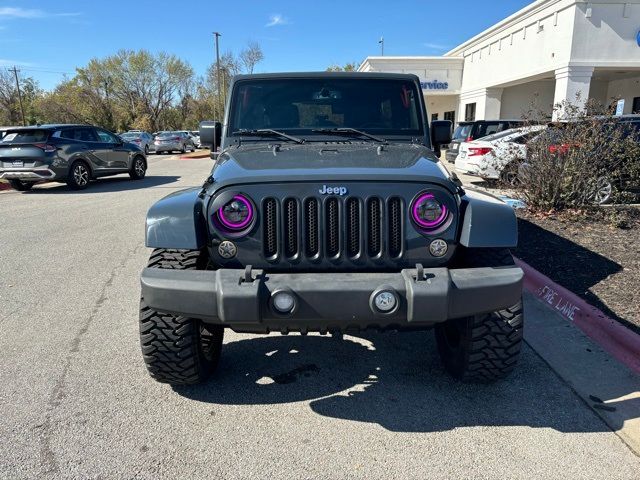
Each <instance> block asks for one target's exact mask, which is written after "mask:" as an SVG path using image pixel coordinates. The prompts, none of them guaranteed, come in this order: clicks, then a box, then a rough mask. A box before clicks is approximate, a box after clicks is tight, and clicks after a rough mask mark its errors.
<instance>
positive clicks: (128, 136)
mask: <svg viewBox="0 0 640 480" xmlns="http://www.w3.org/2000/svg"><path fill="white" fill-rule="evenodd" d="M120 136H121V137H122V138H124V139H126V140H129V139H134V138H140V137H141V136H142V134H140V133H123V134H122V135H120Z"/></svg>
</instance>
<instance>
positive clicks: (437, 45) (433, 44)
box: [422, 43, 451, 50]
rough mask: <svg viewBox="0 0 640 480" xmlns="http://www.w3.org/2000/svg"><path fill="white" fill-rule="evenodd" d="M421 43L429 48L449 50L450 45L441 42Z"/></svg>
mask: <svg viewBox="0 0 640 480" xmlns="http://www.w3.org/2000/svg"><path fill="white" fill-rule="evenodd" d="M422 45H423V46H425V47H427V48H428V49H430V50H451V46H449V45H442V44H441V43H423V44H422Z"/></svg>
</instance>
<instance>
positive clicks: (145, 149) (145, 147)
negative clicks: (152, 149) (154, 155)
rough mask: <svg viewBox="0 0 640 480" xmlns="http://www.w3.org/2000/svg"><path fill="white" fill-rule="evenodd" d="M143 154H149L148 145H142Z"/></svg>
mask: <svg viewBox="0 0 640 480" xmlns="http://www.w3.org/2000/svg"><path fill="white" fill-rule="evenodd" d="M144 154H145V155H149V145H145V146H144Z"/></svg>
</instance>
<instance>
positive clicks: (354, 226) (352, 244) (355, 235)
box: [345, 198, 361, 257]
mask: <svg viewBox="0 0 640 480" xmlns="http://www.w3.org/2000/svg"><path fill="white" fill-rule="evenodd" d="M345 225H346V229H347V239H346V247H347V255H348V256H350V257H355V256H356V255H358V253H360V228H361V225H360V201H359V200H358V199H357V198H350V199H348V200H347V206H346V209H345Z"/></svg>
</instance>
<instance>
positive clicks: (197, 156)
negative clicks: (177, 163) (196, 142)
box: [180, 153, 209, 160]
mask: <svg viewBox="0 0 640 480" xmlns="http://www.w3.org/2000/svg"><path fill="white" fill-rule="evenodd" d="M208 157H209V154H208V153H201V154H199V155H192V156H186V155H185V156H184V157H180V160H192V159H194V158H196V159H197V158H208Z"/></svg>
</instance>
